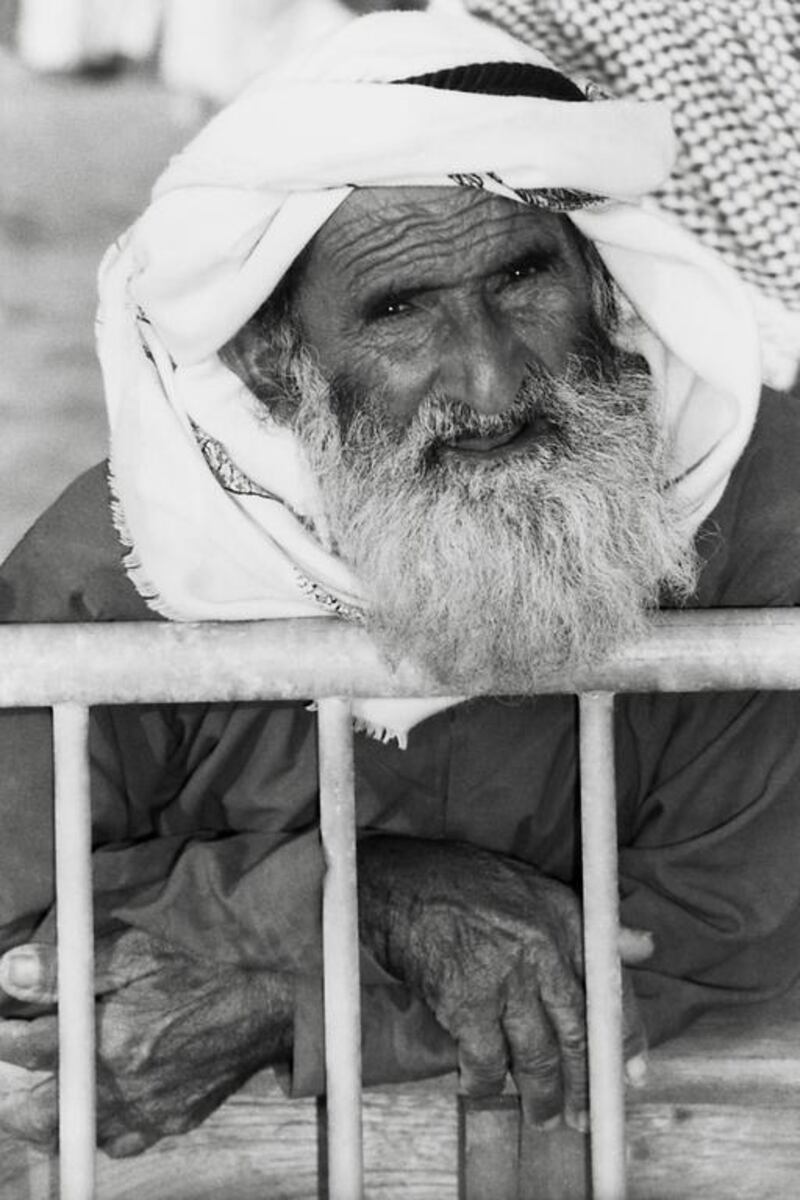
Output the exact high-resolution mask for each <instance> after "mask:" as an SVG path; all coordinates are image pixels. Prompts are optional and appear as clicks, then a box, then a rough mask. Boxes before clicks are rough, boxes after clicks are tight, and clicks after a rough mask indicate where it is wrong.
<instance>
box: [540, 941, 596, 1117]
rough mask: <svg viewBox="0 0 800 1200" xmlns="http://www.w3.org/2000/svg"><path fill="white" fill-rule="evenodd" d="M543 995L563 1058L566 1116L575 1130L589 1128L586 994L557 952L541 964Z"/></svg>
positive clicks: (561, 1057) (561, 1058) (541, 993)
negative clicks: (545, 962)
mask: <svg viewBox="0 0 800 1200" xmlns="http://www.w3.org/2000/svg"><path fill="white" fill-rule="evenodd" d="M539 979H540V985H539V986H540V995H541V998H542V1004H543V1006H544V1011H545V1013H546V1014H547V1017H548V1019H549V1021H550V1024H551V1025H552V1028H553V1032H554V1035H555V1040H556V1044H557V1050H558V1054H559V1057H560V1061H561V1080H562V1086H563V1098H564V1119H565V1120H566V1122H567V1124H568V1125H570V1126H572V1128H574V1129H579V1130H581V1131H582V1132H585V1131H586V1129H588V1124H589V1120H588V1109H589V1067H588V1056H587V1037H586V997H585V993H584V990H583V984H582V983H581V981H580V980H579V979H578V978H577V977H576V976H575V974H574V972H573V971H572V970H571V969H570V968H569V967H568V965H567V964H566V963H565V962H564V961H563V959H561V958H559V957H558V956H556V955H553V956H552V957H551V958H550V959H549V961H548V962H547V964H546V969H544V964H540V965H539Z"/></svg>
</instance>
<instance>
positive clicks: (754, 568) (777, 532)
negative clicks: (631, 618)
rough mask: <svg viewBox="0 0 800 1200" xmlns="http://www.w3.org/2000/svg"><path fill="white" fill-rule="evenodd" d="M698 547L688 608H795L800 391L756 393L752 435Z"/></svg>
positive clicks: (799, 560) (799, 588) (799, 569)
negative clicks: (698, 570) (698, 565)
mask: <svg viewBox="0 0 800 1200" xmlns="http://www.w3.org/2000/svg"><path fill="white" fill-rule="evenodd" d="M698 547H699V549H700V554H701V557H702V559H703V560H704V566H703V570H702V574H701V577H700V585H699V587H698V590H697V595H696V598H695V600H694V602H693V603H694V604H697V605H699V606H701V607H714V606H721V607H732V606H737V605H742V606H752V605H776V606H778V605H796V604H798V603H800V386H796V387H795V389H794V390H793V391H791V392H789V393H776V392H772V391H770V390H768V389H765V391H764V392H763V393H762V397H761V405H760V408H759V413H758V418H757V420H756V425H755V428H754V430H753V435H752V437H751V439H750V442H749V443H748V445H747V447H746V448H745V451H744V453H743V454H742V457H741V459H740V460H739V462H738V463H737V465H736V467H735V469H734V471H733V473H732V475H731V478H730V480H729V482H728V486H727V488H726V489H725V492H724V494H723V496H722V499H721V500H720V502H719V504H718V505H717V507H716V508H715V509H714V511H713V512H712V513H711V515H710V516H709V517H708V519H707V520H706V521H705V522H704V524H703V526H702V527H701V529H700V532H699V534H698Z"/></svg>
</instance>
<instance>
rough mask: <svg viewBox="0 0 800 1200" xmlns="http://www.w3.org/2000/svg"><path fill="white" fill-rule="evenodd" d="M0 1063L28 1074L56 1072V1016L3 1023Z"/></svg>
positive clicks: (0, 1028)
mask: <svg viewBox="0 0 800 1200" xmlns="http://www.w3.org/2000/svg"><path fill="white" fill-rule="evenodd" d="M0 1063H12V1064H13V1065H14V1066H17V1067H25V1068H26V1070H28V1071H55V1069H56V1067H57V1065H58V1024H57V1019H56V1017H50V1016H45V1017H34V1018H33V1019H32V1020H30V1021H21V1020H16V1021H0Z"/></svg>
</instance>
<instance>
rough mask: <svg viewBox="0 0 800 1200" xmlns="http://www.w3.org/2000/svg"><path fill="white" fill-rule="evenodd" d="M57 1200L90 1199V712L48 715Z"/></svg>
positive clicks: (74, 709) (72, 709) (78, 708)
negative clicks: (55, 988) (52, 824)
mask: <svg viewBox="0 0 800 1200" xmlns="http://www.w3.org/2000/svg"><path fill="white" fill-rule="evenodd" d="M53 758H54V764H55V847H56V901H57V931H58V1037H59V1094H58V1104H59V1152H60V1163H59V1172H60V1181H61V1190H60V1197H61V1200H91V1198H92V1196H93V1195H94V1161H95V1062H94V1055H95V1033H94V928H93V916H92V873H91V872H92V860H91V853H92V808H91V798H90V793H89V712H88V709H86V708H84V707H83V706H82V705H78V704H58V705H56V706H55V707H54V709H53Z"/></svg>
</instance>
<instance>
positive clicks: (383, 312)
mask: <svg viewBox="0 0 800 1200" xmlns="http://www.w3.org/2000/svg"><path fill="white" fill-rule="evenodd" d="M411 308H412V305H411V301H410V300H404V299H402V297H400V296H390V297H388V298H387V299H385V300H379V301H377V303H375V304H373V305H371V306H370V309H369V312H368V313H367V316H368V318H369V320H370V321H383V320H386V319H387V318H391V317H402V316H405V314H406V313H409V312H411Z"/></svg>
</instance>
